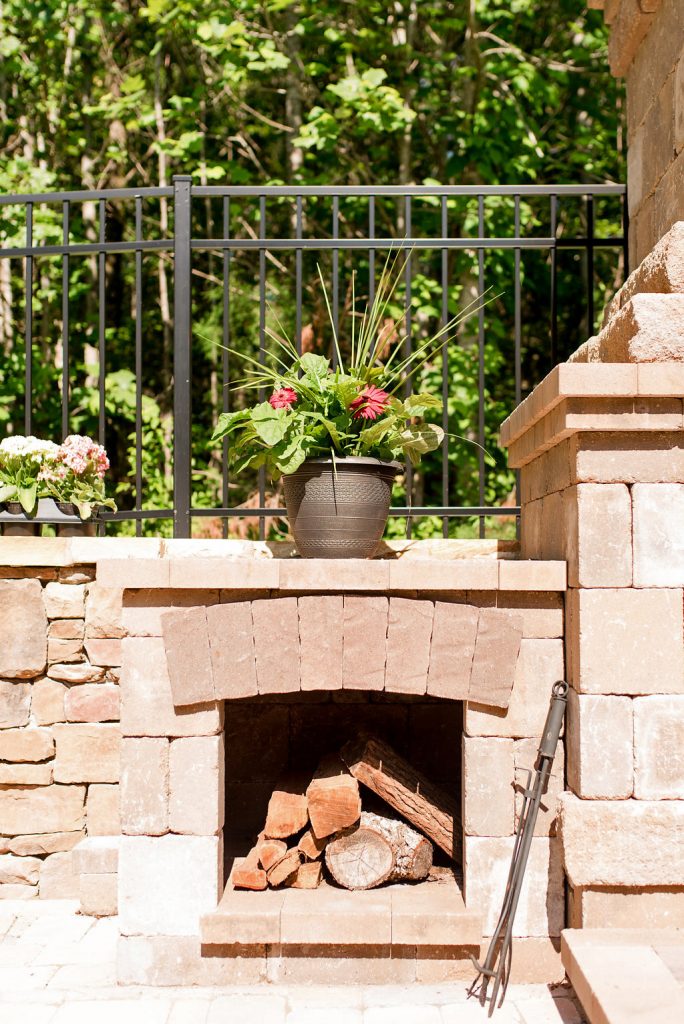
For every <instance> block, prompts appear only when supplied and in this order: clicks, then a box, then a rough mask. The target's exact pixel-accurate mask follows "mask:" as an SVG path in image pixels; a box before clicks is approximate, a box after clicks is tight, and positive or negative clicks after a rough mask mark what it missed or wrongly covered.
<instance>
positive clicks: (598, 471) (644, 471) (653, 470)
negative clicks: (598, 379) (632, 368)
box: [576, 365, 684, 484]
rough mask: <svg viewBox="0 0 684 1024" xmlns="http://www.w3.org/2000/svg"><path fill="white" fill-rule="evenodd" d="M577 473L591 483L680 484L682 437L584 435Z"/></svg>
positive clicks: (669, 434) (667, 434) (683, 451)
mask: <svg viewBox="0 0 684 1024" xmlns="http://www.w3.org/2000/svg"><path fill="white" fill-rule="evenodd" d="M639 369H640V370H644V369H646V367H645V366H644V365H642V366H640V367H639ZM576 474H577V479H578V480H580V481H586V482H588V483H592V482H596V483H616V482H624V483H628V484H630V483H665V482H672V483H678V482H679V481H680V480H684V444H683V443H682V436H681V434H680V433H676V432H673V431H662V432H661V431H658V432H654V433H649V434H635V433H625V434H622V435H620V434H619V433H618V434H616V433H612V434H605V433H597V434H582V435H581V436H580V437H579V438H578V439H577V455H576Z"/></svg>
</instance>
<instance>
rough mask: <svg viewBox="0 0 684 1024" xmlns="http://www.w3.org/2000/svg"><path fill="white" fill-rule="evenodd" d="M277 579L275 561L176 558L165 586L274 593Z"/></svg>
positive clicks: (278, 571) (274, 559)
mask: <svg viewBox="0 0 684 1024" xmlns="http://www.w3.org/2000/svg"><path fill="white" fill-rule="evenodd" d="M279 577H280V559H277V558H240V559H237V558H236V559H228V558H215V557H212V558H179V559H175V560H172V561H171V562H170V564H169V585H170V586H171V587H182V588H187V589H197V590H206V588H207V587H215V588H217V589H219V590H224V589H225V590H259V589H266V590H276V589H277V588H278V586H279ZM148 585H150V584H148V583H144V582H143V583H140V586H142V587H145V586H148ZM151 585H152V586H155V585H156V586H159V585H160V584H151Z"/></svg>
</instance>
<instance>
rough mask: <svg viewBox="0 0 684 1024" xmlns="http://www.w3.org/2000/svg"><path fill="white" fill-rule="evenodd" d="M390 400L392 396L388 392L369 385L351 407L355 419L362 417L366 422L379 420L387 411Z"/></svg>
mask: <svg viewBox="0 0 684 1024" xmlns="http://www.w3.org/2000/svg"><path fill="white" fill-rule="evenodd" d="M389 399H390V396H389V395H388V393H387V392H386V391H382V390H381V389H380V388H376V387H375V386H374V385H373V384H369V385H368V387H366V388H364V389H363V391H362V392H361V393H360V394H359V396H358V397H357V398H355V399H354V401H353V402H352V403H351V405H350V406H349V408H350V409H351V410H352V412H353V419H355V420H358V419H360V418H361V417H363V419H365V420H374V419H377V417H378V416H380V415H381V414H382V413H383V412H384V411H385V410H386V408H387V406H388V405H389Z"/></svg>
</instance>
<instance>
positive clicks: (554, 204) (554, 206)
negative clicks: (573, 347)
mask: <svg viewBox="0 0 684 1024" xmlns="http://www.w3.org/2000/svg"><path fill="white" fill-rule="evenodd" d="M557 230H558V197H557V196H555V195H552V196H551V238H552V239H553V241H552V243H551V366H552V367H554V366H555V365H556V363H557V362H558V308H557V304H558V296H557V279H556V275H557V273H558V266H557V262H556V257H557V249H556V232H557Z"/></svg>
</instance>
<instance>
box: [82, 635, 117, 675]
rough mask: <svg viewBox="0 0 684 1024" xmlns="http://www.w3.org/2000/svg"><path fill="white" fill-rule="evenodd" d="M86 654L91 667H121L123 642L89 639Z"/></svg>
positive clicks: (86, 644)
mask: <svg viewBox="0 0 684 1024" xmlns="http://www.w3.org/2000/svg"><path fill="white" fill-rule="evenodd" d="M85 649H86V654H87V655H88V661H89V662H90V664H91V665H104V666H106V667H107V668H109V667H110V666H117V667H118V666H119V665H120V664H121V640H120V639H111V640H97V639H94V638H92V637H91V638H89V639H88V640H86V642H85Z"/></svg>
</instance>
